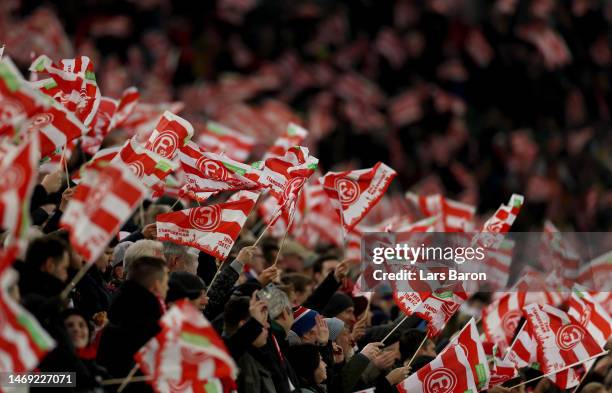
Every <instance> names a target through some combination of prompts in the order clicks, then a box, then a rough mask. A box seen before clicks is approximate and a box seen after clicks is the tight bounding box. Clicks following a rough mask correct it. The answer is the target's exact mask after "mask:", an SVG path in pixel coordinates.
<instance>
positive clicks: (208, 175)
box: [179, 142, 260, 192]
mask: <svg viewBox="0 0 612 393" xmlns="http://www.w3.org/2000/svg"><path fill="white" fill-rule="evenodd" d="M179 160H180V162H181V167H182V168H183V171H184V179H185V183H186V185H187V189H189V190H191V191H194V192H216V191H228V190H253V189H256V188H259V187H260V185H259V183H257V182H255V181H253V180H250V179H248V178H247V177H245V175H248V174H254V173H255V172H256V171H257V170H256V169H254V168H252V167H250V166H248V165H245V164H242V163H240V162H237V161H234V160H232V159H231V158H229V157H225V156H222V155H218V154H215V153H209V152H202V151H201V150H200V148H199V147H198V146H197V145H196V144H195V143H193V142H189V143H187V144H186V145H185V146H183V147H181V148H180V149H179ZM255 177H256V178H257V177H259V176H257V175H256V176H255Z"/></svg>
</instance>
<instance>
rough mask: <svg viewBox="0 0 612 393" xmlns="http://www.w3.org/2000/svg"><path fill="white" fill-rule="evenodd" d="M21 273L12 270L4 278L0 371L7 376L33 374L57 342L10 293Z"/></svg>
mask: <svg viewBox="0 0 612 393" xmlns="http://www.w3.org/2000/svg"><path fill="white" fill-rule="evenodd" d="M16 283H17V273H16V272H15V271H14V270H12V269H8V270H5V271H4V272H3V273H2V274H1V276H0V286H1V288H0V321H2V323H0V359H1V360H2V362H1V364H0V370H2V372H5V373H19V372H28V371H32V370H33V369H34V368H35V367H36V366H38V364H39V363H40V361H41V360H42V359H43V358H44V357H45V355H46V354H47V353H48V352H49V351H51V350H52V349H53V348H55V346H56V343H55V341H54V340H53V338H51V336H49V334H48V333H47V332H46V331H45V330H44V329H43V328H42V326H40V324H39V323H38V321H37V319H36V318H35V317H34V316H33V315H32V314H30V313H29V312H28V311H27V310H26V309H25V308H23V307H22V306H21V305H20V304H19V303H18V302H16V301H15V300H14V299H13V297H12V296H11V295H10V294H9V288H10V287H11V286H13V285H16Z"/></svg>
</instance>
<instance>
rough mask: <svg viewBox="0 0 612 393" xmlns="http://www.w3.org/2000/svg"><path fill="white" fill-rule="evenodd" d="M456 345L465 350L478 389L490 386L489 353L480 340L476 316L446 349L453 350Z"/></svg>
mask: <svg viewBox="0 0 612 393" xmlns="http://www.w3.org/2000/svg"><path fill="white" fill-rule="evenodd" d="M456 345H458V346H460V347H461V348H462V349H463V351H464V352H465V356H466V357H467V360H468V363H467V364H469V365H470V368H471V369H472V370H471V371H472V377H473V378H474V380H473V383H474V384H475V385H476V386H477V387H478V390H484V389H487V388H488V387H489V380H490V379H491V373H490V370H489V364H488V362H487V355H486V354H485V351H484V348H483V346H482V341H481V340H480V335H479V334H478V328H477V327H476V323H475V322H474V318H472V319H470V320H469V322H468V323H467V324H466V325H465V326H464V327H463V329H461V331H460V332H459V334H458V335H457V336H455V337H454V338H453V339H452V340H451V341H450V342H449V343H448V346H447V347H446V348H445V349H444V350H445V351H447V350H451V348H452V347H453V346H456Z"/></svg>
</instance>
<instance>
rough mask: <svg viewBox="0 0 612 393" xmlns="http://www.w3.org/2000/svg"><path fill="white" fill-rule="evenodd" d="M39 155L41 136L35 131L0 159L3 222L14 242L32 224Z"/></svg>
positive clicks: (2, 224) (2, 225)
mask: <svg viewBox="0 0 612 393" xmlns="http://www.w3.org/2000/svg"><path fill="white" fill-rule="evenodd" d="M39 158H40V156H39V153H38V136H37V135H36V134H34V135H31V136H30V137H29V138H28V139H27V140H26V141H24V142H22V143H21V145H19V146H17V147H16V148H15V149H12V150H11V151H10V152H9V153H8V154H7V155H6V156H4V157H2V158H1V161H0V173H2V176H0V224H1V227H2V229H4V230H5V231H7V232H8V234H9V241H10V242H11V243H13V244H14V243H15V242H16V241H18V240H19V239H22V238H23V236H24V235H25V230H26V229H27V226H28V225H29V218H30V198H31V196H32V191H33V189H34V186H35V185H36V180H37V179H36V177H37V172H38V160H39Z"/></svg>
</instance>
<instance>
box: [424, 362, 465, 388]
mask: <svg viewBox="0 0 612 393" xmlns="http://www.w3.org/2000/svg"><path fill="white" fill-rule="evenodd" d="M456 385H457V377H456V376H455V373H454V372H453V371H452V370H450V369H448V368H438V369H436V370H432V371H431V372H430V373H429V374H427V375H426V376H425V379H424V380H423V389H424V390H425V393H449V392H452V391H453V389H454V388H455V386H456Z"/></svg>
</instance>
